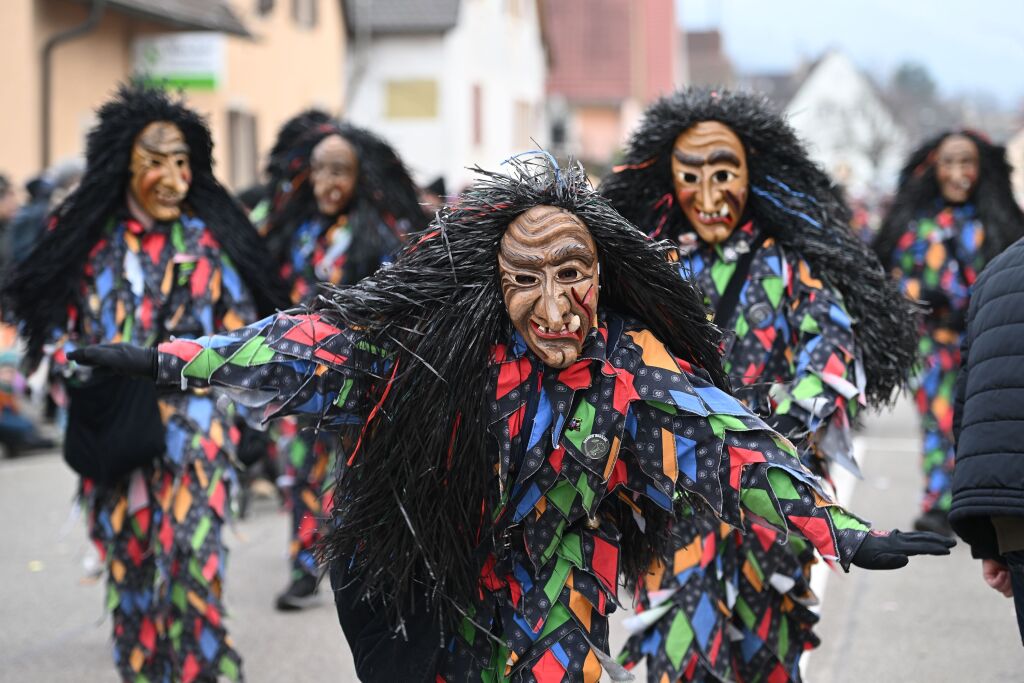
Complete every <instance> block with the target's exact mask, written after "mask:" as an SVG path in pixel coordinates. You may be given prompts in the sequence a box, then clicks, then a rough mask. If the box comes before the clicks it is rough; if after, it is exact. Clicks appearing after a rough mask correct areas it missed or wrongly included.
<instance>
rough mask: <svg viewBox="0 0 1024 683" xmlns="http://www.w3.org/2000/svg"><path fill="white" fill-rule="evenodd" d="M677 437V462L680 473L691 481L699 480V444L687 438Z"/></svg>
mask: <svg viewBox="0 0 1024 683" xmlns="http://www.w3.org/2000/svg"><path fill="white" fill-rule="evenodd" d="M675 436H676V462H677V463H678V467H679V471H680V472H682V473H683V474H685V475H686V476H687V477H689V478H690V479H691V481H696V480H697V442H696V441H694V440H693V439H687V438H686V437H685V436H679V435H678V434H676V435H675Z"/></svg>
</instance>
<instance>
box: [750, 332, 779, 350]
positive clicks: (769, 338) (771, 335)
mask: <svg viewBox="0 0 1024 683" xmlns="http://www.w3.org/2000/svg"><path fill="white" fill-rule="evenodd" d="M754 336H755V337H757V338H758V340H760V342H761V346H763V347H764V348H765V349H766V350H767V349H770V348H772V346H773V345H774V344H775V337H776V336H777V335H776V332H775V328H774V327H766V328H764V329H763V330H754Z"/></svg>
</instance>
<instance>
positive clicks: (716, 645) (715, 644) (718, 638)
mask: <svg viewBox="0 0 1024 683" xmlns="http://www.w3.org/2000/svg"><path fill="white" fill-rule="evenodd" d="M721 647H722V629H720V628H717V629H715V639H714V640H712V641H711V652H709V653H708V659H709V660H711V663H712V664H714V663H715V660H716V659H718V652H719V649H720V648H721Z"/></svg>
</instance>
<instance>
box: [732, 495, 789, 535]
mask: <svg viewBox="0 0 1024 683" xmlns="http://www.w3.org/2000/svg"><path fill="white" fill-rule="evenodd" d="M740 502H741V503H743V507H745V508H747V509H748V510H750V511H751V512H753V513H754V514H755V515H758V516H760V517H762V518H764V519H766V520H768V521H769V522H771V523H772V524H778V525H779V526H780V527H784V526H785V524H784V523H783V521H782V517H780V516H779V512H778V510H776V509H775V503H773V502H772V498H771V496H770V495H769V494H768V492H767V491H765V490H763V489H743V492H742V493H741V494H740Z"/></svg>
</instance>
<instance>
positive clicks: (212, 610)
mask: <svg viewBox="0 0 1024 683" xmlns="http://www.w3.org/2000/svg"><path fill="white" fill-rule="evenodd" d="M206 620H207V621H208V622H210V625H211V626H213V627H214V628H220V612H218V611H217V608H216V607H214V606H213V605H211V604H209V603H207V604H206Z"/></svg>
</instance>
